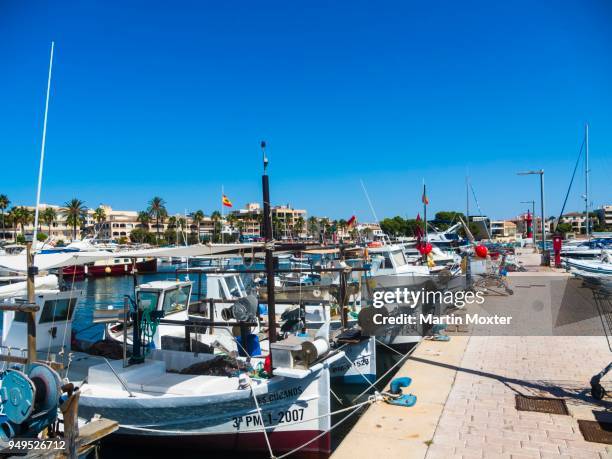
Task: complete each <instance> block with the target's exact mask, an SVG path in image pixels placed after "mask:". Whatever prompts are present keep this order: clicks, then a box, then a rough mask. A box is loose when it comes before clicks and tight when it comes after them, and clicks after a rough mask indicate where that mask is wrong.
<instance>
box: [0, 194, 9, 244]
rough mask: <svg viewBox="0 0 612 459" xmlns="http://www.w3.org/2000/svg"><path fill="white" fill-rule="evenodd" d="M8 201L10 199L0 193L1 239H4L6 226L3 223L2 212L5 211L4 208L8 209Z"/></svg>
mask: <svg viewBox="0 0 612 459" xmlns="http://www.w3.org/2000/svg"><path fill="white" fill-rule="evenodd" d="M10 203H11V201H10V200H9V198H8V196H7V195H5V194H0V216H1V217H2V239H4V233H5V230H6V226H5V224H4V212H5V211H6V209H8V206H9V204H10Z"/></svg>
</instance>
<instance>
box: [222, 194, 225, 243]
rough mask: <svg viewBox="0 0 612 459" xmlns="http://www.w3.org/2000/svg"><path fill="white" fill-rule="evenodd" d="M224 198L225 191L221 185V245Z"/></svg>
mask: <svg viewBox="0 0 612 459" xmlns="http://www.w3.org/2000/svg"><path fill="white" fill-rule="evenodd" d="M224 196H225V190H224V189H223V185H221V244H223V241H224V239H225V238H224V237H223V214H224V209H223V208H224V207H225V206H224V205H223V198H224Z"/></svg>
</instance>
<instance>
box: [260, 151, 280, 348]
mask: <svg viewBox="0 0 612 459" xmlns="http://www.w3.org/2000/svg"><path fill="white" fill-rule="evenodd" d="M261 151H262V154H263V175H262V176H261V184H262V192H263V230H264V239H265V252H266V286H267V293H268V338H269V340H270V343H274V342H276V304H275V301H274V241H273V240H272V216H271V214H270V182H269V181H268V158H267V156H266V142H265V141H263V140H262V141H261ZM270 359H272V352H270Z"/></svg>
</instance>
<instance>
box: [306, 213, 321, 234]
mask: <svg viewBox="0 0 612 459" xmlns="http://www.w3.org/2000/svg"><path fill="white" fill-rule="evenodd" d="M318 232H319V221H318V220H317V217H310V218H309V219H308V233H309V234H310V235H311V236H313V237H315V236H316V235H317V234H318Z"/></svg>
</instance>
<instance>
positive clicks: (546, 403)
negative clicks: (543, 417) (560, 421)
mask: <svg viewBox="0 0 612 459" xmlns="http://www.w3.org/2000/svg"><path fill="white" fill-rule="evenodd" d="M516 409H517V410H519V411H535V412H536V413H549V414H564V415H569V411H567V406H566V405H565V400H562V399H560V398H547V397H528V396H526V395H517V396H516Z"/></svg>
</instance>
